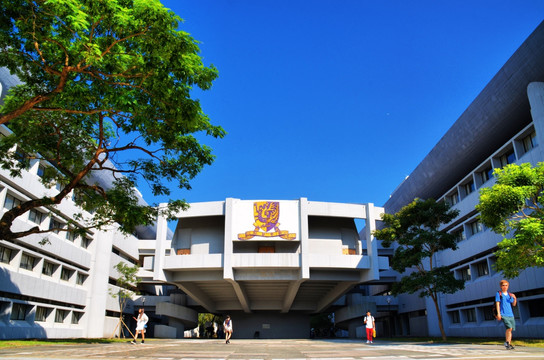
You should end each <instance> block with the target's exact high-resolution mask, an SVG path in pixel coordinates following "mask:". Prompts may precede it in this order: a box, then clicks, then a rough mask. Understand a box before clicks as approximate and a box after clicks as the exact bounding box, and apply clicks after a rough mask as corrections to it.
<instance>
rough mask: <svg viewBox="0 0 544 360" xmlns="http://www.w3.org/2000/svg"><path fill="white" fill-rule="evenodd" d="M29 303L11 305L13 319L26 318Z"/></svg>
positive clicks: (11, 317)
mask: <svg viewBox="0 0 544 360" xmlns="http://www.w3.org/2000/svg"><path fill="white" fill-rule="evenodd" d="M27 308H28V307H27V305H24V304H19V303H14V304H13V306H12V307H11V316H10V319H11V320H24V319H25V318H26V312H27Z"/></svg>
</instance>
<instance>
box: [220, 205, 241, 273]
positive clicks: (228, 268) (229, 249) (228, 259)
mask: <svg viewBox="0 0 544 360" xmlns="http://www.w3.org/2000/svg"><path fill="white" fill-rule="evenodd" d="M237 200H238V199H233V198H227V199H226V200H225V236H224V239H225V244H224V249H225V250H224V252H223V278H224V279H230V280H234V274H233V272H232V253H233V244H232V236H231V234H232V226H233V221H234V214H233V204H234V202H235V201H237Z"/></svg>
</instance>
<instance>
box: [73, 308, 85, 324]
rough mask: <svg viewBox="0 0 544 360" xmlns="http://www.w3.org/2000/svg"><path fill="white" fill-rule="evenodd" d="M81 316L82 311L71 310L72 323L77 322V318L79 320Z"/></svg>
mask: <svg viewBox="0 0 544 360" xmlns="http://www.w3.org/2000/svg"><path fill="white" fill-rule="evenodd" d="M82 316H83V313H81V312H77V311H72V324H76V325H77V324H79V320H81V317H82Z"/></svg>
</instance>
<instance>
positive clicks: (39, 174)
mask: <svg viewBox="0 0 544 360" xmlns="http://www.w3.org/2000/svg"><path fill="white" fill-rule="evenodd" d="M44 173H45V166H43V165H41V164H40V165H38V176H39V177H43V174H44Z"/></svg>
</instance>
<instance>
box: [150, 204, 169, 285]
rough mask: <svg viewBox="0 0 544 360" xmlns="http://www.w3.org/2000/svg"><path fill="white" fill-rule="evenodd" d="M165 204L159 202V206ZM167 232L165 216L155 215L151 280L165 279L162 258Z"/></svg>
mask: <svg viewBox="0 0 544 360" xmlns="http://www.w3.org/2000/svg"><path fill="white" fill-rule="evenodd" d="M165 206H166V204H165V203H162V204H159V207H165ZM167 233H168V223H167V221H166V217H164V216H160V215H159V216H158V217H157V237H156V241H155V243H156V247H155V261H153V280H162V281H166V275H165V273H164V269H163V268H164V266H163V264H164V258H165V256H166V254H165V251H166V241H167V239H166V236H167Z"/></svg>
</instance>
